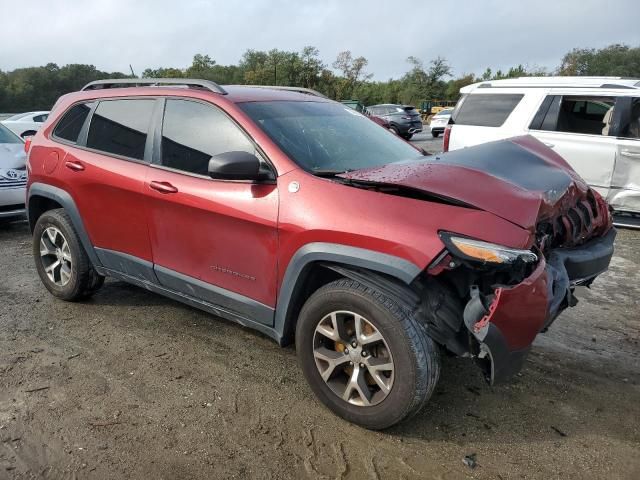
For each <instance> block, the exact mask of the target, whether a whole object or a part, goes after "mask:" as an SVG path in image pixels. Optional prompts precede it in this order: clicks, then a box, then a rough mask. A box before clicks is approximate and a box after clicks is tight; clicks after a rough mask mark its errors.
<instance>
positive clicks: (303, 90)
mask: <svg viewBox="0 0 640 480" xmlns="http://www.w3.org/2000/svg"><path fill="white" fill-rule="evenodd" d="M229 86H230V87H250V88H266V89H269V90H287V91H289V92H298V93H306V94H307V95H313V96H314V97H322V98H329V97H327V96H326V95H323V94H322V93H320V92H318V91H317V90H312V89H311V88H304V87H285V86H284V85H277V86H275V85H229Z"/></svg>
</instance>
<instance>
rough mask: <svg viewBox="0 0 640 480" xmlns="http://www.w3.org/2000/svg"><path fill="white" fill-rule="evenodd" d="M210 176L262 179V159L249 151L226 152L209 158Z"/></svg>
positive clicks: (232, 178) (225, 178) (227, 178)
mask: <svg viewBox="0 0 640 480" xmlns="http://www.w3.org/2000/svg"><path fill="white" fill-rule="evenodd" d="M208 171H209V176H210V177H211V178H215V179H217V180H254V181H255V180H262V179H263V178H264V177H265V176H264V174H262V173H261V172H260V160H259V159H258V157H256V156H255V155H254V154H252V153H248V152H225V153H221V154H219V155H215V156H213V157H211V159H210V160H209V170H208Z"/></svg>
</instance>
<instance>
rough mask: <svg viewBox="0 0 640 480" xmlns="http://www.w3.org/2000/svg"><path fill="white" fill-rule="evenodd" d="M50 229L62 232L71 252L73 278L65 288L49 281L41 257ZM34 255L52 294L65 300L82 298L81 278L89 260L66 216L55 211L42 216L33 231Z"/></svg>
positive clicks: (39, 272)
mask: <svg viewBox="0 0 640 480" xmlns="http://www.w3.org/2000/svg"><path fill="white" fill-rule="evenodd" d="M49 227H56V228H57V229H58V230H60V232H62V235H64V237H65V239H66V240H67V243H68V245H69V250H70V252H71V278H70V279H69V282H68V283H67V284H66V285H64V286H59V285H56V284H55V283H53V282H52V281H51V280H50V279H49V277H48V276H47V274H46V272H45V271H44V265H43V263H42V259H41V257H40V239H41V237H42V233H43V232H44V231H45V230H46V229H47V228H49ZM33 255H34V259H35V263H36V270H37V271H38V275H39V276H40V279H41V280H42V283H43V284H44V286H45V287H46V288H47V290H49V292H51V294H53V295H54V296H56V297H58V298H61V299H63V300H73V299H76V298H77V297H79V296H80V294H81V292H82V287H83V285H81V278H80V277H81V275H82V274H83V273H84V272H83V271H82V270H83V267H84V269H86V268H87V258H86V253H85V252H84V250H83V249H82V246H81V245H80V239H79V238H78V236H77V234H76V232H75V230H74V229H73V226H72V225H71V223H70V222H69V221H68V219H67V218H66V216H65V215H64V214H62V213H61V212H59V211H57V210H53V211H49V212H46V213H44V214H43V215H42V216H40V218H39V219H38V221H37V222H36V225H35V227H34V229H33Z"/></svg>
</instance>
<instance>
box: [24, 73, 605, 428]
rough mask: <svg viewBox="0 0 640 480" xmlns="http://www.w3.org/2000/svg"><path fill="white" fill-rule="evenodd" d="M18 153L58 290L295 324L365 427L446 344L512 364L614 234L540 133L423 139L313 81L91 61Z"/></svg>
mask: <svg viewBox="0 0 640 480" xmlns="http://www.w3.org/2000/svg"><path fill="white" fill-rule="evenodd" d="M28 169H29V184H28V193H27V205H28V215H29V221H30V225H31V229H32V231H33V235H34V236H33V238H34V242H33V253H34V256H35V261H36V266H37V270H38V274H39V276H40V278H41V279H42V282H43V283H44V285H45V286H46V288H47V289H48V290H49V291H50V292H51V293H52V294H53V295H55V296H56V297H59V298H61V299H64V300H71V301H74V300H80V299H83V298H86V297H88V296H90V295H91V294H93V293H94V292H96V290H98V289H99V288H100V286H101V285H102V283H103V281H104V278H105V277H106V276H110V277H114V278H117V279H120V280H124V281H126V282H130V283H132V284H134V285H138V286H140V287H143V288H146V289H148V290H151V291H153V292H157V293H160V294H162V295H166V296H168V297H170V298H173V299H176V300H179V301H181V302H184V303H187V304H189V305H192V306H195V307H198V308H201V309H203V310H206V311H208V312H211V313H213V314H215V315H217V316H220V317H224V318H226V319H229V320H232V321H235V322H238V323H240V324H242V325H246V326H249V327H252V328H255V329H256V330H258V331H260V332H262V333H263V334H265V335H268V336H269V337H271V338H273V339H274V340H276V341H277V342H279V343H280V344H281V345H285V344H287V343H288V342H290V341H291V340H292V339H293V338H295V343H296V349H297V354H298V357H299V359H300V364H301V367H302V370H303V372H304V375H305V377H306V379H307V380H308V382H309V384H310V386H311V388H312V390H313V391H314V392H315V394H316V395H317V396H318V397H319V399H320V400H321V401H322V402H323V403H324V404H325V405H327V406H328V407H329V408H330V409H331V410H333V411H334V412H336V413H337V414H338V415H341V416H342V417H344V418H346V419H348V420H349V421H352V422H355V423H358V424H360V425H363V426H365V427H368V428H374V429H379V428H385V427H388V426H390V425H393V424H395V423H397V422H398V421H400V420H402V419H404V418H406V417H408V416H410V415H411V414H414V413H415V412H417V411H418V410H419V409H420V407H421V406H422V405H423V404H424V403H425V402H426V401H427V400H428V398H429V396H430V395H431V393H432V392H433V389H434V387H435V385H436V382H437V381H438V376H439V373H440V360H439V353H440V351H441V350H444V349H446V350H448V351H449V352H452V353H454V354H457V355H460V356H465V357H471V358H474V359H475V360H476V361H477V363H478V365H479V366H480V368H482V369H483V371H484V373H485V375H486V378H487V380H488V381H490V382H495V381H501V380H505V379H507V378H508V377H509V376H511V375H513V374H514V373H515V372H517V371H518V370H519V369H520V367H521V365H522V362H523V360H524V358H525V356H526V354H527V352H528V351H529V349H530V346H531V343H532V342H533V340H534V338H535V337H536V335H537V334H538V332H541V331H544V330H545V329H546V328H547V327H548V326H549V325H550V324H551V322H552V321H553V320H554V319H555V318H556V317H557V316H558V314H559V313H560V312H561V311H562V310H563V309H565V308H566V307H568V306H573V305H574V304H575V302H576V300H575V298H574V296H573V292H574V287H575V286H576V285H590V284H591V282H593V280H594V279H595V277H596V276H598V275H599V274H600V273H602V272H603V271H605V270H606V269H607V267H608V265H609V261H610V259H611V255H612V253H613V241H614V237H615V230H614V229H613V228H612V227H611V219H610V216H609V210H608V207H607V205H606V203H605V202H604V201H603V200H602V198H601V197H600V196H599V195H598V194H597V193H596V192H594V191H593V190H591V189H590V188H589V187H588V186H587V185H586V184H585V182H584V181H583V180H582V179H581V178H580V177H578V175H577V174H576V173H575V172H574V171H573V170H572V169H571V167H570V166H569V165H568V164H567V163H566V162H565V161H564V160H563V159H562V158H561V157H559V156H558V155H557V154H556V153H554V152H553V151H552V150H550V149H548V148H546V147H545V146H544V145H543V144H541V143H539V142H538V141H536V140H535V139H533V138H531V137H519V138H513V139H510V140H505V141H500V142H494V143H488V144H485V145H481V146H478V147H474V148H468V149H464V150H460V151H456V152H452V153H447V154H443V155H439V156H433V157H427V156H424V155H423V154H422V153H421V152H420V151H418V150H417V149H416V148H414V147H412V146H411V145H410V144H408V143H406V142H405V141H403V140H402V139H400V138H398V137H397V136H395V135H393V134H392V133H390V132H388V131H386V130H385V129H383V128H381V127H379V126H378V125H376V124H375V123H373V122H371V121H370V120H369V119H367V117H365V116H363V115H361V114H359V113H357V112H355V111H353V110H352V109H350V108H349V107H346V106H344V105H341V104H339V103H336V102H333V101H330V100H328V99H326V98H324V97H323V96H322V95H320V94H318V93H317V92H313V91H309V90H304V89H295V88H281V87H247V86H229V87H224V88H223V87H220V86H219V85H217V84H215V83H213V82H208V81H204V80H186V79H162V80H159V79H126V80H108V81H98V82H92V83H90V84H89V85H87V86H86V87H84V88H83V90H82V91H81V92H77V93H72V94H69V95H65V96H63V97H62V98H61V99H60V100H59V101H58V103H57V104H56V106H55V107H54V110H53V112H52V113H51V115H50V116H49V119H48V121H47V122H46V124H45V126H44V127H43V128H42V129H41V130H40V131H39V132H38V133H37V134H36V136H35V137H34V138H33V141H32V143H31V146H30V152H29V161H28Z"/></svg>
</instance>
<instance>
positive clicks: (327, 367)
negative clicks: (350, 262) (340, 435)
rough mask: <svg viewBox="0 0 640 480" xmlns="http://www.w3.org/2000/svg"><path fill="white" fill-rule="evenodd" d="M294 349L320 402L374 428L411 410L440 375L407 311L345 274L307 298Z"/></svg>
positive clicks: (433, 351)
mask: <svg viewBox="0 0 640 480" xmlns="http://www.w3.org/2000/svg"><path fill="white" fill-rule="evenodd" d="M296 350H297V354H298V357H299V362H300V364H301V367H302V371H303V373H304V376H305V378H306V379H307V381H308V382H309V385H310V386H311V389H312V390H313V392H314V393H315V394H316V396H317V397H318V398H319V399H320V401H321V402H322V403H324V404H325V405H326V406H327V407H328V408H329V409H330V410H332V411H333V412H334V413H336V414H337V415H339V416H341V417H342V418H344V419H346V420H348V421H350V422H353V423H356V424H358V425H361V426H363V427H365V428H369V429H373V430H379V429H383V428H388V427H390V426H392V425H395V424H396V423H398V422H400V421H402V420H404V419H406V418H408V417H410V416H412V415H414V414H415V413H417V412H418V411H419V410H420V409H421V408H422V406H423V405H424V404H425V403H426V401H427V400H428V399H429V397H430V396H431V394H432V393H433V390H434V388H435V386H436V383H437V381H438V378H439V375H440V358H439V350H438V347H437V345H436V344H435V343H434V342H433V340H431V338H430V337H428V336H427V335H426V333H425V332H424V330H423V328H422V327H421V326H420V325H419V324H418V322H417V321H416V319H415V318H414V317H413V315H412V314H411V313H410V312H408V311H405V310H404V309H403V308H401V307H400V306H399V305H398V304H397V303H396V302H395V301H394V300H393V299H392V298H389V297H387V296H386V295H384V294H383V293H381V292H379V291H377V290H374V289H372V288H369V287H367V286H365V285H362V284H361V283H359V282H357V281H354V280H351V279H341V280H337V281H335V282H332V283H329V284H328V285H325V286H324V287H322V288H320V289H318V290H317V291H316V292H315V293H314V294H313V295H311V297H310V298H309V299H308V300H307V302H306V303H305V305H304V306H303V308H302V311H301V312H300V317H299V320H298V325H297V328H296Z"/></svg>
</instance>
